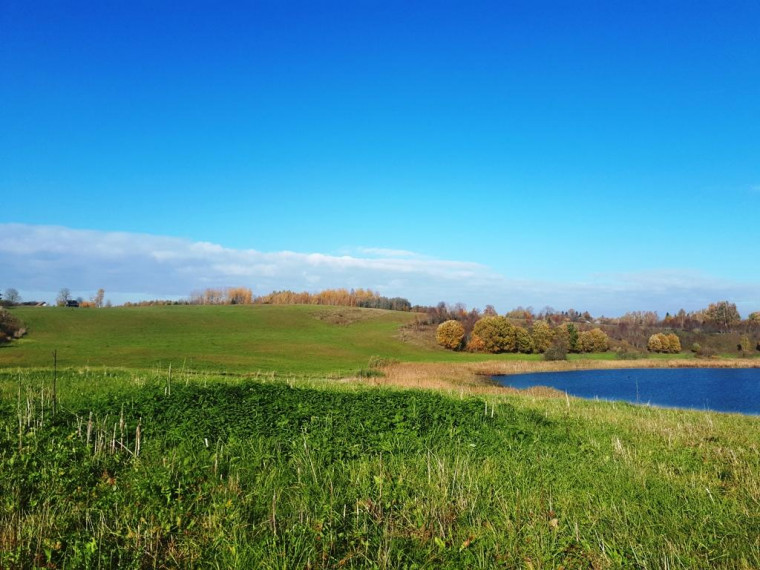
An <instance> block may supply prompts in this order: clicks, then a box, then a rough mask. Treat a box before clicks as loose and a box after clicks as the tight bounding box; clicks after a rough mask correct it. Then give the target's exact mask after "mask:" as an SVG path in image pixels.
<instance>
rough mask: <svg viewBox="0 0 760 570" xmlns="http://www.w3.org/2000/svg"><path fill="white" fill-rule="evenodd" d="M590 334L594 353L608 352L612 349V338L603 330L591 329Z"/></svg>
mask: <svg viewBox="0 0 760 570" xmlns="http://www.w3.org/2000/svg"><path fill="white" fill-rule="evenodd" d="M588 334H589V336H590V338H591V347H592V350H593V351H594V352H607V351H608V350H609V349H610V337H608V336H607V333H606V332H604V331H603V330H602V329H599V328H597V329H591V330H590V331H589V333H588Z"/></svg>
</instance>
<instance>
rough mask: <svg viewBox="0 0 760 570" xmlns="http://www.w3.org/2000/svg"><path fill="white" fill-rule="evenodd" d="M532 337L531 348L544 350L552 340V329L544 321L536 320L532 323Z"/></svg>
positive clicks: (538, 350)
mask: <svg viewBox="0 0 760 570" xmlns="http://www.w3.org/2000/svg"><path fill="white" fill-rule="evenodd" d="M531 336H532V337H533V348H534V349H535V351H536V352H546V349H547V348H549V347H550V346H551V344H552V341H553V340H554V331H553V330H552V328H551V327H550V326H549V323H547V322H546V321H543V320H541V321H536V322H535V323H533V330H532V331H531Z"/></svg>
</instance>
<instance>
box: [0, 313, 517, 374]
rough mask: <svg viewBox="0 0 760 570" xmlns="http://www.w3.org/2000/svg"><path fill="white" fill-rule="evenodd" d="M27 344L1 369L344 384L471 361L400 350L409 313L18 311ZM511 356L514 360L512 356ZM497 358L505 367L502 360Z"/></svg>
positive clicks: (7, 356) (16, 347)
mask: <svg viewBox="0 0 760 570" xmlns="http://www.w3.org/2000/svg"><path fill="white" fill-rule="evenodd" d="M13 312H14V314H15V315H17V316H18V317H19V318H20V319H22V320H23V321H24V322H25V323H26V325H27V328H28V330H29V333H28V335H27V336H26V337H25V338H23V339H22V340H20V341H18V342H15V343H13V344H12V345H11V346H6V347H3V348H0V367H11V366H21V367H36V366H51V365H52V352H53V350H57V351H58V362H59V365H60V366H118V367H127V368H152V367H164V368H167V367H168V366H169V364H170V363H171V364H172V366H173V367H174V368H175V369H177V368H180V367H186V368H189V369H195V370H214V371H229V372H255V371H277V372H279V373H285V374H288V373H294V374H296V373H298V374H324V373H330V374H348V373H351V372H355V371H357V370H359V369H361V368H364V367H366V366H367V363H368V361H369V359H370V357H372V356H379V357H381V358H391V359H398V360H403V361H411V362H415V361H449V362H451V361H454V362H463V361H473V360H484V359H486V358H489V357H488V356H484V355H470V354H458V353H452V352H449V351H444V350H441V349H436V348H432V347H430V346H422V345H418V344H414V343H409V342H404V341H403V340H401V339H400V338H399V329H400V327H402V326H404V325H406V324H409V323H411V322H413V321H414V319H415V318H416V316H415V315H414V314H412V313H404V312H399V311H383V310H379V309H359V308H350V307H324V306H313V305H280V306H273V305H229V306H184V305H183V306H156V307H132V308H112V309H66V308H56V307H47V308H36V307H34V308H28V307H18V308H16V309H14V310H13ZM515 356H516V355H515ZM500 358H502V359H503V358H509V357H508V356H504V355H502V356H501V357H500Z"/></svg>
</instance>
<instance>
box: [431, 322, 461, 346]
mask: <svg viewBox="0 0 760 570" xmlns="http://www.w3.org/2000/svg"><path fill="white" fill-rule="evenodd" d="M462 339H464V327H463V326H462V324H461V323H460V322H459V321H454V320H449V321H446V322H443V323H441V324H440V325H438V328H437V329H436V331H435V340H436V342H437V343H438V344H440V345H441V346H442V347H444V348H448V349H449V350H456V349H458V348H459V347H460V346H462Z"/></svg>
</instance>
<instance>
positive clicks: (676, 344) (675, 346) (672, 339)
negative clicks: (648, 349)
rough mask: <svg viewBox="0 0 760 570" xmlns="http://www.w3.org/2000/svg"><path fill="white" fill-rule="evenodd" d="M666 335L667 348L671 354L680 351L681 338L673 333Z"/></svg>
mask: <svg viewBox="0 0 760 570" xmlns="http://www.w3.org/2000/svg"><path fill="white" fill-rule="evenodd" d="M666 336H667V337H668V348H669V349H670V352H672V353H673V354H678V353H679V352H681V339H680V338H678V335H676V334H675V333H670V334H668V335H666Z"/></svg>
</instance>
